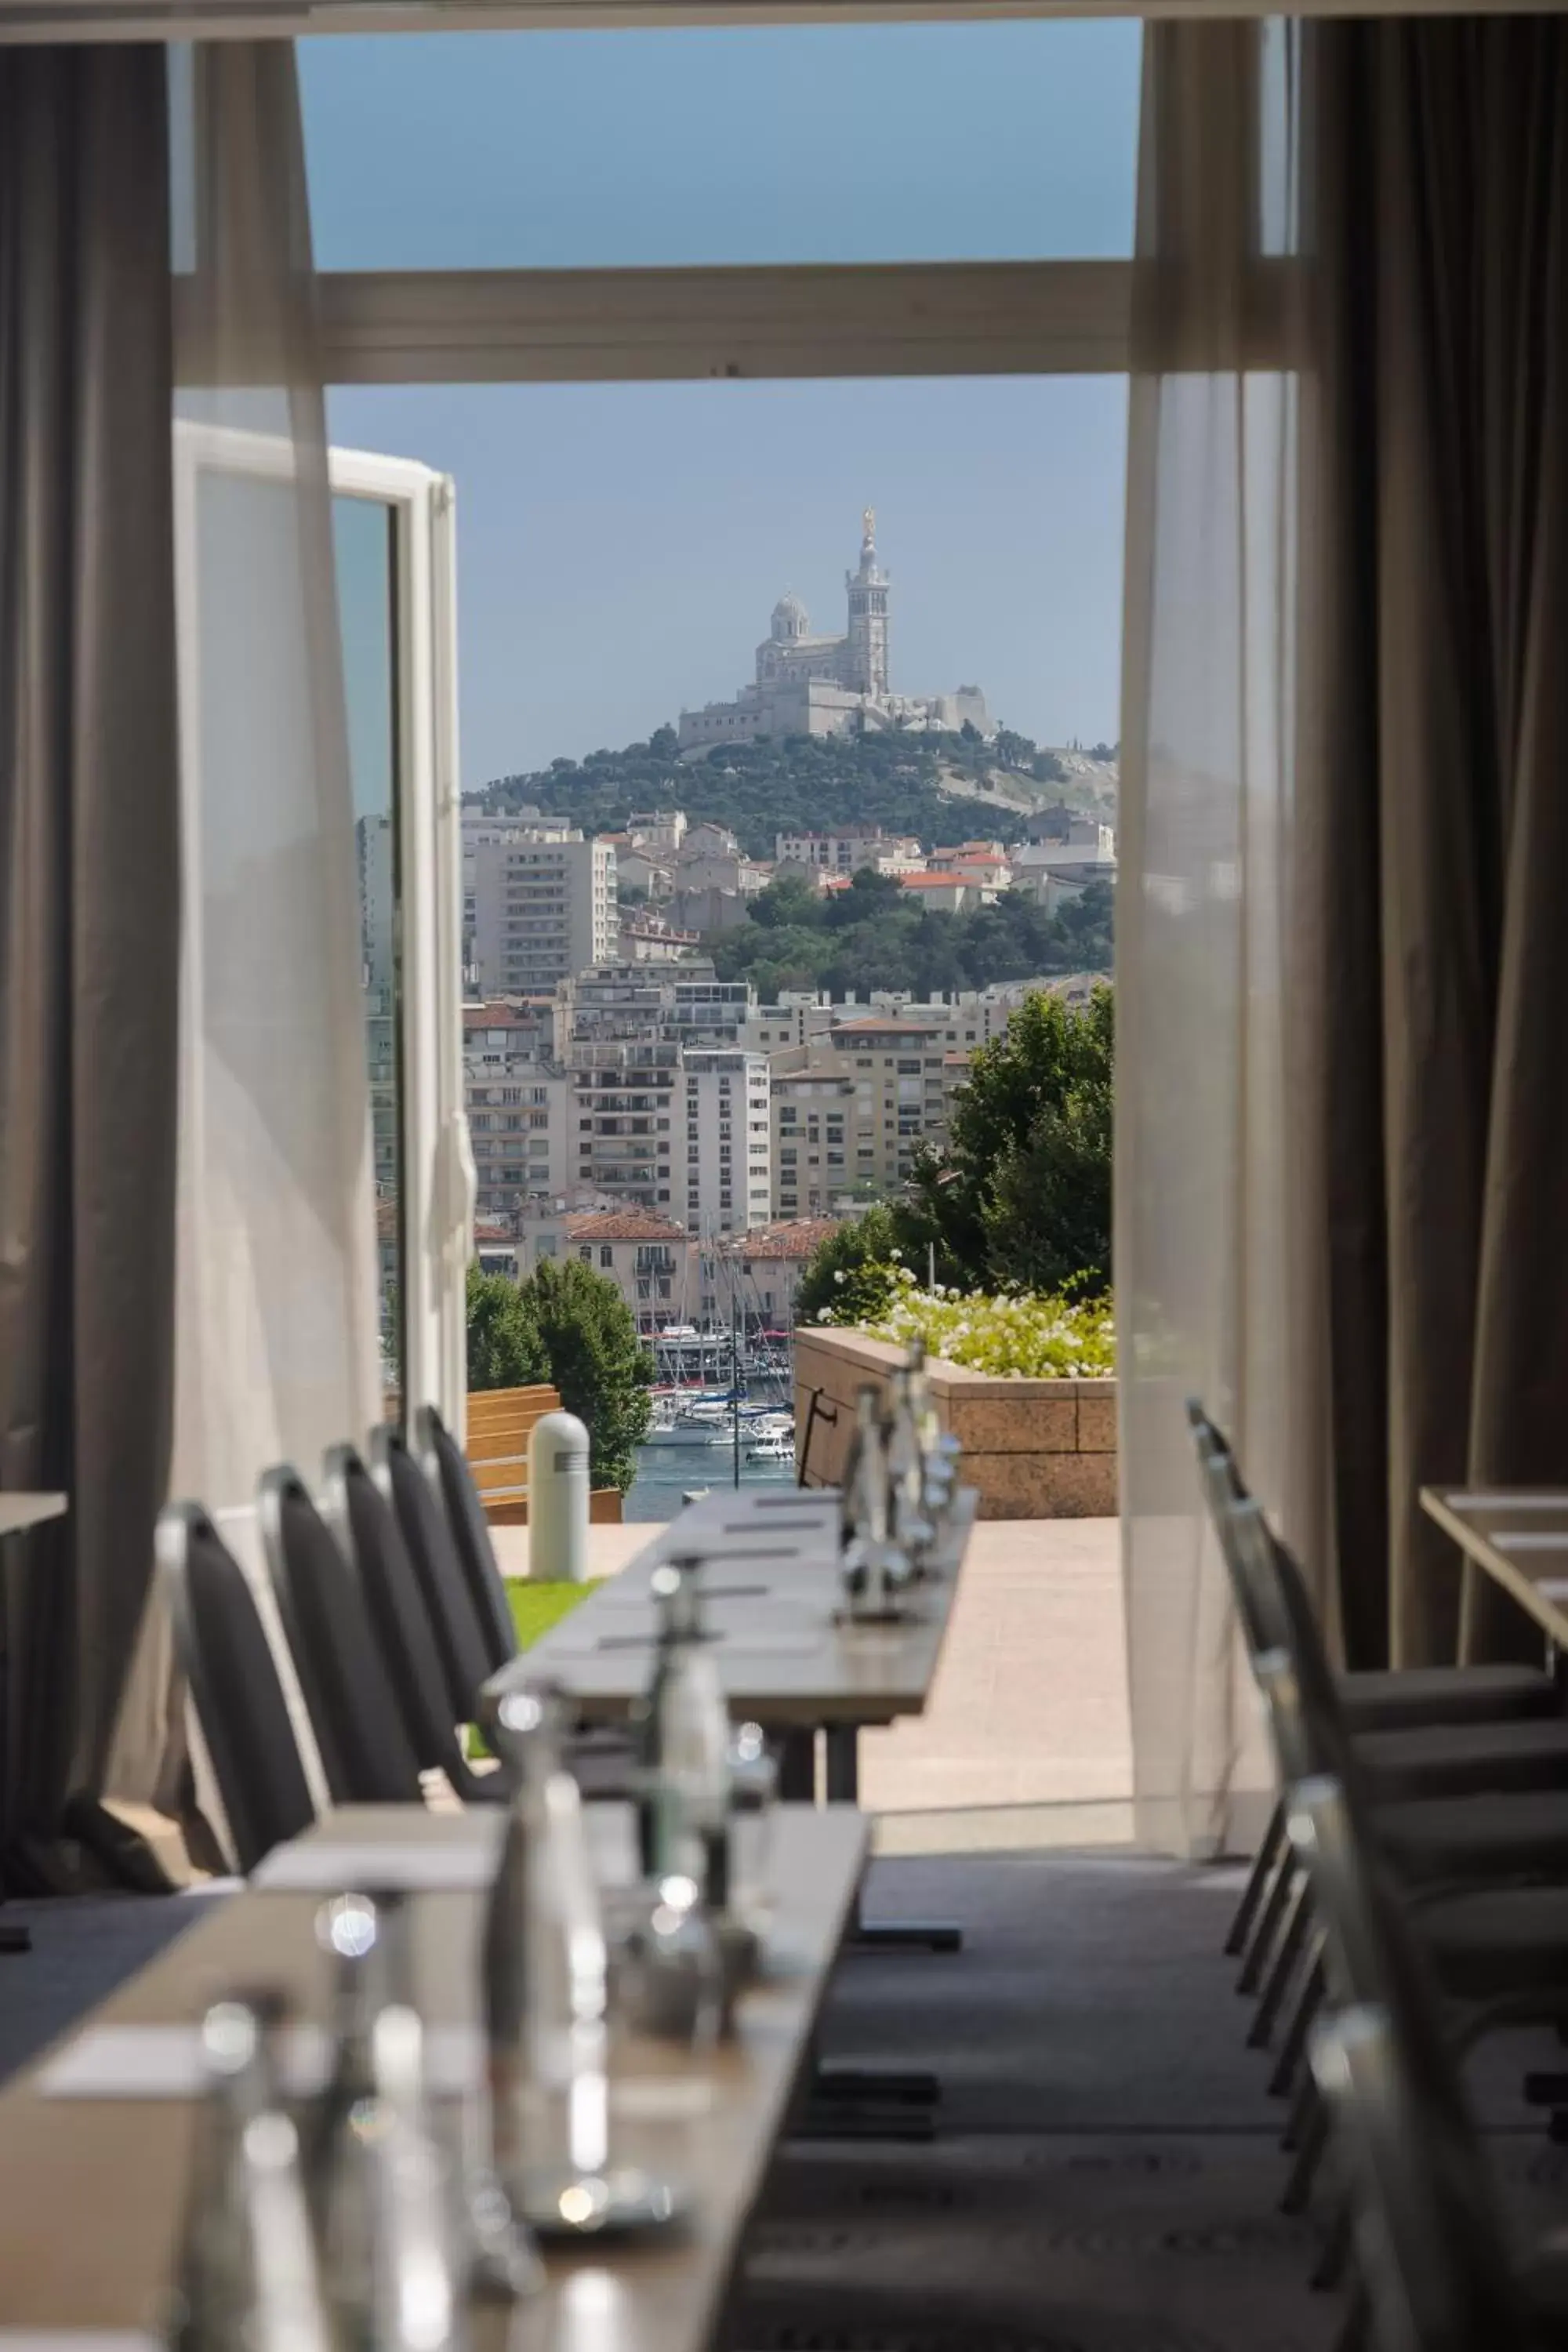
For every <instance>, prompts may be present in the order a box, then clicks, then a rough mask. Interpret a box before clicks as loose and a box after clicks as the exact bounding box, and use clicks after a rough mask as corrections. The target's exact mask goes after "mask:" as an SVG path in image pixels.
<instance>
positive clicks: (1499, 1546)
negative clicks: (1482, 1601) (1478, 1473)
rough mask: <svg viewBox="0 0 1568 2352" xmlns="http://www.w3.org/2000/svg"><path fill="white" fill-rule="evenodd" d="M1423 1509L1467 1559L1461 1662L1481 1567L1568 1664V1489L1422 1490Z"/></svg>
mask: <svg viewBox="0 0 1568 2352" xmlns="http://www.w3.org/2000/svg"><path fill="white" fill-rule="evenodd" d="M1421 1507H1422V1509H1423V1510H1424V1511H1425V1512H1426V1514H1427V1516H1428V1517H1430V1518H1433V1519H1435V1520H1436V1523H1437V1525H1438V1526H1439V1527H1440V1528H1443V1529H1444V1531H1445V1532H1446V1533H1447V1534H1448V1535H1451V1536H1452V1537H1453V1538H1454V1541H1455V1542H1456V1543H1457V1544H1458V1547H1459V1549H1460V1550H1461V1551H1462V1552H1463V1553H1464V1556H1465V1581H1464V1590H1463V1593H1462V1596H1461V1600H1460V1605H1459V1660H1460V1663H1461V1664H1468V1661H1469V1659H1470V1656H1471V1654H1472V1649H1473V1643H1472V1639H1471V1635H1472V1631H1473V1620H1474V1615H1475V1594H1476V1584H1475V1575H1476V1570H1478V1569H1479V1570H1480V1571H1481V1573H1482V1574H1483V1575H1485V1576H1489V1577H1490V1578H1491V1579H1492V1580H1493V1582H1494V1583H1496V1584H1500V1585H1501V1587H1502V1589H1503V1591H1505V1592H1507V1593H1508V1594H1509V1595H1510V1598H1511V1599H1512V1600H1514V1601H1517V1602H1518V1603H1519V1605H1520V1607H1521V1609H1522V1610H1523V1611H1524V1612H1525V1614H1526V1615H1527V1616H1529V1617H1532V1618H1533V1619H1534V1620H1535V1622H1536V1623H1537V1624H1538V1625H1539V1626H1540V1627H1541V1629H1542V1633H1544V1634H1545V1636H1546V1638H1547V1641H1548V1643H1550V1645H1551V1648H1552V1651H1553V1653H1555V1654H1559V1655H1560V1656H1562V1657H1564V1658H1568V1486H1474V1487H1466V1486H1423V1487H1422V1489H1421Z"/></svg>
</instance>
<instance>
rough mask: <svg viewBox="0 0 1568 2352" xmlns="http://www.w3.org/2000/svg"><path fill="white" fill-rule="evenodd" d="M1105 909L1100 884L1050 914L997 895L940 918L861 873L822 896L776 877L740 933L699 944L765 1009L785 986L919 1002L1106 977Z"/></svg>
mask: <svg viewBox="0 0 1568 2352" xmlns="http://www.w3.org/2000/svg"><path fill="white" fill-rule="evenodd" d="M1114 911H1115V910H1114V905H1113V900H1112V896H1111V892H1110V887H1109V886H1108V885H1107V884H1105V883H1103V882H1094V883H1091V884H1090V885H1089V888H1088V889H1087V890H1085V891H1084V893H1083V895H1082V897H1081V898H1078V899H1076V900H1073V901H1070V902H1069V903H1068V905H1067V906H1065V907H1064V908H1062V909H1061V911H1060V912H1059V914H1055V915H1047V913H1046V912H1045V911H1044V909H1043V908H1039V907H1036V906H1032V905H1031V904H1030V903H1029V902H1028V901H1027V900H1026V898H1024V897H1023V896H1022V894H1021V893H1018V892H1016V891H1012V890H1006V891H1004V892H1003V893H1002V896H1001V897H1000V898H998V899H997V901H996V903H995V904H994V906H986V907H976V908H973V910H972V911H971V912H969V913H966V914H962V915H948V914H942V913H938V912H936V911H934V910H932V909H930V908H924V907H920V906H914V905H911V903H910V894H909V893H908V892H907V891H903V890H900V887H899V885H898V883H897V882H896V881H895V880H894V879H893V878H892V877H891V876H890V875H881V874H873V873H870V872H865V873H861V874H858V875H857V876H856V877H855V879H854V881H853V883H852V884H851V886H850V887H849V888H848V889H847V890H843V891H839V892H838V893H837V895H834V896H831V897H824V895H823V893H822V892H821V891H819V890H817V889H816V888H815V887H813V885H812V883H811V882H810V881H809V880H808V879H807V878H806V877H805V874H804V872H801V871H799V870H792V869H790V868H788V867H785V868H784V869H782V870H781V871H780V873H779V874H778V875H777V876H776V877H774V879H773V881H772V882H771V883H770V884H769V886H768V887H767V888H766V889H765V890H763V892H762V893H761V894H760V895H759V897H757V898H754V899H753V900H752V905H751V908H750V910H749V912H748V914H747V919H746V920H745V921H744V922H743V923H739V924H737V925H736V927H735V928H734V929H732V930H728V931H718V932H715V933H714V935H713V937H712V938H711V939H710V940H707V941H706V943H705V944H706V946H707V949H708V952H709V953H710V955H711V956H712V958H713V961H714V965H715V967H716V969H717V971H718V973H719V977H720V979H721V980H749V981H751V982H752V984H753V985H754V987H755V988H756V991H757V994H758V995H759V997H760V998H761V999H762V1000H763V1003H771V1002H773V1001H774V1000H775V999H776V998H777V996H778V994H779V992H780V990H781V989H785V988H825V989H826V990H827V991H828V992H829V993H830V994H831V995H832V996H834V997H836V998H839V997H846V996H868V995H869V994H870V992H871V991H872V990H873V989H878V988H895V989H908V990H909V991H910V993H911V994H912V995H914V996H916V997H921V998H926V997H931V996H934V995H936V994H937V993H938V992H940V991H942V990H945V989H955V988H984V987H986V986H988V985H989V983H990V982H992V981H996V980H1034V979H1044V978H1047V977H1048V976H1050V975H1053V974H1056V973H1067V972H1082V971H1096V972H1107V973H1109V972H1110V969H1111V965H1112V961H1113V950H1112V941H1111V925H1112V919H1113V915H1114Z"/></svg>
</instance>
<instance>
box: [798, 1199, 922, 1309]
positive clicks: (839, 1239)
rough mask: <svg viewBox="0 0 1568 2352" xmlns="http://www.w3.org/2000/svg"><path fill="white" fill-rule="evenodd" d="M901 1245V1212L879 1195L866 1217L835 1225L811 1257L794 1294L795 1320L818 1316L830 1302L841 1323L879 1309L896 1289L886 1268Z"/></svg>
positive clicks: (852, 1218) (885, 1304)
mask: <svg viewBox="0 0 1568 2352" xmlns="http://www.w3.org/2000/svg"><path fill="white" fill-rule="evenodd" d="M901 1247H902V1242H901V1239H900V1225H899V1221H898V1217H897V1215H896V1213H895V1212H894V1211H893V1210H892V1209H890V1208H889V1207H888V1205H887V1203H886V1202H881V1201H879V1202H877V1203H876V1204H875V1205H874V1206H873V1207H871V1208H869V1209H868V1210H867V1212H866V1213H865V1215H864V1216H863V1217H851V1218H848V1219H847V1220H846V1222H845V1223H843V1224H841V1225H835V1226H834V1228H833V1231H832V1232H831V1233H830V1234H824V1235H823V1237H822V1239H821V1241H819V1242H818V1243H817V1244H816V1249H815V1250H814V1251H813V1252H812V1254H811V1256H810V1257H809V1259H808V1260H807V1261H806V1265H805V1272H804V1273H803V1274H802V1276H801V1277H800V1288H799V1290H798V1291H797V1292H796V1294H795V1320H796V1322H797V1323H815V1322H816V1321H818V1320H819V1319H820V1314H821V1310H822V1308H823V1307H826V1308H827V1310H828V1312H829V1314H830V1315H831V1317H832V1318H833V1320H834V1321H835V1322H836V1323H858V1322H861V1321H863V1320H865V1319H867V1318H869V1317H872V1316H876V1315H879V1314H880V1313H881V1312H882V1310H883V1309H884V1307H886V1306H887V1304H888V1301H889V1297H890V1296H891V1292H892V1285H891V1283H890V1282H889V1279H888V1276H887V1275H886V1274H885V1273H884V1272H882V1271H881V1269H882V1268H884V1267H885V1266H886V1265H888V1264H889V1260H890V1259H891V1258H892V1256H893V1255H894V1253H895V1251H898V1250H900V1249H901ZM868 1269H872V1271H869V1272H868Z"/></svg>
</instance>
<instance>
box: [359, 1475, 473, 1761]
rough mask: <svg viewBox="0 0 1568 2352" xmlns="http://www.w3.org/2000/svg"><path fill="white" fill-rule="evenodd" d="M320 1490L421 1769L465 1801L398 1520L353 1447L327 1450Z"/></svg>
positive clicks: (430, 1637) (440, 1680)
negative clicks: (441, 1776)
mask: <svg viewBox="0 0 1568 2352" xmlns="http://www.w3.org/2000/svg"><path fill="white" fill-rule="evenodd" d="M322 1484H323V1486H324V1489H325V1493H326V1501H327V1518H328V1521H329V1523H330V1525H331V1528H332V1531H333V1533H334V1534H335V1535H336V1537H337V1538H338V1540H339V1542H340V1543H341V1544H342V1547H343V1549H344V1551H345V1553H346V1554H347V1556H348V1559H349V1560H350V1562H351V1564H352V1565H353V1570H354V1573H355V1575H356V1576H357V1577H358V1579H359V1581H360V1589H361V1591H363V1594H364V1601H365V1607H366V1609H367V1610H368V1612H369V1613H370V1622H371V1624H372V1626H373V1628H374V1633H375V1636H376V1639H377V1641H378V1642H379V1643H380V1644H381V1654H382V1658H383V1660H384V1664H385V1666H386V1675H387V1680H388V1681H389V1682H390V1683H391V1685H392V1687H393V1690H394V1692H395V1695H396V1698H397V1705H398V1708H399V1711H400V1713H401V1714H402V1717H403V1725H404V1729H405V1731H406V1732H407V1734H408V1738H409V1742H410V1745H411V1746H412V1748H413V1749H414V1753H415V1756H416V1758H417V1759H418V1763H419V1768H420V1769H421V1771H441V1772H445V1773H446V1775H447V1779H448V1780H450V1781H451V1783H452V1786H453V1787H454V1788H455V1789H457V1790H459V1791H461V1792H462V1793H464V1794H467V1793H468V1790H469V1787H470V1782H471V1775H470V1774H469V1772H468V1766H467V1765H466V1764H465V1762H464V1761H463V1758H462V1755H461V1752H460V1751H459V1749H458V1731H457V1721H458V1719H457V1717H456V1716H455V1715H454V1714H453V1712H452V1702H451V1696H450V1694H449V1693H448V1691H447V1677H446V1675H445V1674H444V1673H443V1671H442V1667H441V1660H440V1656H439V1654H438V1652H437V1647H436V1629H435V1627H434V1626H433V1625H432V1623H431V1622H430V1612H429V1611H428V1610H427V1609H426V1606H425V1596H424V1594H423V1592H422V1591H420V1589H419V1580H418V1578H417V1577H416V1575H415V1572H414V1563H413V1561H412V1560H411V1559H409V1557H408V1547H407V1545H406V1544H405V1542H404V1540H403V1530H402V1528H400V1527H399V1526H398V1524H397V1515H396V1513H395V1511H394V1510H393V1507H392V1505H391V1504H390V1503H389V1502H388V1501H387V1499H386V1496H384V1494H383V1493H382V1491H381V1489H380V1487H379V1486H377V1485H376V1483H375V1481H374V1478H373V1477H372V1476H371V1474H370V1471H369V1470H368V1468H367V1467H366V1465H365V1464H364V1462H363V1460H362V1459H361V1456H360V1454H359V1452H358V1449H357V1448H356V1447H354V1446H353V1445H334V1446H332V1447H331V1448H330V1449H329V1451H328V1453H327V1455H326V1458H325V1461H324V1463H323V1465H322Z"/></svg>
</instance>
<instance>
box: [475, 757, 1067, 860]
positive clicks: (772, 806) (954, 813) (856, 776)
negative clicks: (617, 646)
mask: <svg viewBox="0 0 1568 2352" xmlns="http://www.w3.org/2000/svg"><path fill="white" fill-rule="evenodd" d="M1099 748H1100V750H1102V751H1103V750H1105V749H1107V748H1108V747H1105V746H1100V747H1099ZM943 777H946V778H947V779H948V780H949V781H950V782H951V783H952V784H953V785H955V786H957V787H958V788H959V790H960V792H961V793H962V792H963V790H965V789H967V790H968V791H970V792H973V791H975V790H976V789H984V788H985V787H987V786H991V785H994V784H1005V785H1006V786H1007V787H1008V789H1009V790H1013V791H1015V792H1016V793H1018V794H1019V795H1020V796H1021V797H1022V798H1024V799H1025V800H1026V801H1028V802H1029V803H1031V804H1034V805H1038V806H1044V805H1045V804H1046V803H1047V802H1049V801H1053V800H1056V799H1057V798H1058V797H1059V795H1060V792H1061V789H1062V787H1063V785H1064V784H1065V783H1068V782H1069V779H1068V772H1067V770H1066V769H1065V768H1064V767H1063V766H1062V764H1061V762H1060V761H1059V760H1058V758H1057V757H1056V755H1055V753H1054V752H1051V751H1041V750H1040V749H1039V748H1038V746H1037V745H1036V744H1034V743H1032V742H1030V740H1029V739H1028V737H1027V736H1026V735H1016V734H1014V733H1013V732H1012V731H1011V730H1009V729H1007V728H1003V729H1002V730H1000V731H999V733H998V734H997V736H996V738H995V740H994V742H992V743H984V742H983V741H982V740H981V738H980V737H979V735H978V734H976V732H975V730H973V728H966V729H965V730H963V733H961V734H957V735H905V734H901V733H899V732H897V731H893V732H889V733H887V734H870V735H845V736H804V735H791V736H786V737H784V739H783V740H781V741H779V742H773V741H764V742H761V743H725V744H720V745H717V746H716V747H715V748H714V749H713V750H712V751H709V752H707V753H706V754H705V755H704V756H703V757H702V758H701V759H699V760H691V761H682V760H679V759H678V758H677V756H676V739H675V730H674V729H673V728H672V727H661V728H659V729H658V730H657V732H656V733H655V734H654V735H652V736H651V737H650V738H649V740H648V741H647V742H646V743H629V744H627V746H626V749H625V750H624V751H590V752H589V754H588V756H587V758H586V759H585V760H584V761H581V762H579V761H575V760H552V761H551V763H550V765H549V767H548V768H542V769H540V770H539V771H537V772H535V773H533V774H531V775H517V776H502V777H500V778H499V779H498V780H497V781H496V782H494V783H491V784H488V785H487V786H486V787H485V789H484V792H483V793H482V794H481V796H480V797H481V799H482V801H483V803H484V805H485V807H486V808H488V809H489V810H491V811H492V812H494V813H495V814H505V813H506V812H507V811H509V810H511V809H518V808H523V807H528V806H532V807H535V808H538V809H540V810H542V812H543V814H545V815H546V816H553V817H560V818H563V819H566V820H568V821H569V822H570V823H572V824H578V825H581V826H582V828H583V830H584V833H618V832H619V831H620V830H621V829H622V828H623V827H624V825H625V824H626V819H627V817H628V816H630V814H632V812H633V810H634V809H649V808H683V809H685V811H686V812H687V814H688V815H689V817H690V818H691V819H692V821H693V822H694V823H700V822H702V821H703V820H707V821H708V822H710V823H712V824H723V825H728V826H729V827H730V829H731V832H732V833H734V834H736V835H738V836H739V838H740V843H741V846H742V849H743V850H744V851H745V852H746V854H747V856H752V857H771V856H773V840H774V835H777V834H780V833H832V832H835V831H842V830H843V829H844V828H845V827H846V826H848V825H877V826H880V827H881V828H882V829H883V830H885V831H886V832H889V833H912V834H917V835H919V836H920V838H921V841H922V842H924V843H925V844H926V845H927V846H928V847H935V846H937V845H940V844H941V843H943V842H952V841H959V840H964V839H967V838H971V837H973V836H974V835H983V836H984V838H985V839H987V840H1000V841H1017V840H1020V839H1021V838H1022V837H1023V833H1024V826H1025V816H1024V814H1023V813H1022V812H1021V811H1017V810H1013V809H1007V808H1002V807H999V806H997V805H996V804H995V803H990V802H983V801H975V802H973V803H969V802H967V801H965V800H964V799H963V798H962V797H959V798H955V797H954V796H953V795H952V793H948V792H943V791H942V789H941V788H940V783H939V779H941V778H943Z"/></svg>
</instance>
